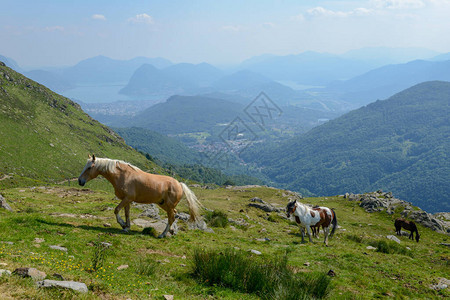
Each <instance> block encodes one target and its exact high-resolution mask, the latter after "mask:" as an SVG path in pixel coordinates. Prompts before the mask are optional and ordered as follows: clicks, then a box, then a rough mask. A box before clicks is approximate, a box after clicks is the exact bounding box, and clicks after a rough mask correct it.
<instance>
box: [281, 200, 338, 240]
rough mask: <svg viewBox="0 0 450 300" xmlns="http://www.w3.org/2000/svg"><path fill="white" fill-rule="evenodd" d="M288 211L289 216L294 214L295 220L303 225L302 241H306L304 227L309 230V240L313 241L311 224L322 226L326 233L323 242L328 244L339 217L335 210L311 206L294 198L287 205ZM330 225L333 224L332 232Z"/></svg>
mask: <svg viewBox="0 0 450 300" xmlns="http://www.w3.org/2000/svg"><path fill="white" fill-rule="evenodd" d="M286 213H287V217H288V218H289V217H290V216H291V215H294V217H295V221H296V222H297V223H298V224H299V225H300V227H302V243H303V242H304V241H305V240H304V229H306V231H307V232H308V237H309V241H310V242H312V239H311V226H313V227H318V228H317V229H319V228H320V226H322V228H323V231H324V234H325V239H324V241H323V242H324V243H325V245H327V246H328V235H330V237H332V236H333V234H334V232H335V230H336V227H337V218H336V214H335V212H334V210H332V209H329V208H328V207H323V206H319V207H315V208H310V207H308V206H306V205H304V204H302V203H300V202H297V201H296V200H294V201H291V202H289V203H288V205H287V206H286ZM330 226H333V229H332V230H331V233H330Z"/></svg>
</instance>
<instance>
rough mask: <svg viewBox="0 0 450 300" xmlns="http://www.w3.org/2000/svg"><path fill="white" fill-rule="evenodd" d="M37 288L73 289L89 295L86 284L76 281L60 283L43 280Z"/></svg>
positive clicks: (38, 283)
mask: <svg viewBox="0 0 450 300" xmlns="http://www.w3.org/2000/svg"><path fill="white" fill-rule="evenodd" d="M37 286H38V287H40V288H51V287H60V288H65V289H71V290H74V291H77V292H80V293H87V292H88V288H87V286H86V284H85V283H82V282H76V281H58V280H48V279H46V280H43V281H38V282H37Z"/></svg>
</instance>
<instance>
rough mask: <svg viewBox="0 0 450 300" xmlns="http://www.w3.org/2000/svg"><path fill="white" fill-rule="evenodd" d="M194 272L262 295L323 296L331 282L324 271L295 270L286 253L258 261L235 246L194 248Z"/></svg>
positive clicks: (206, 279)
mask: <svg viewBox="0 0 450 300" xmlns="http://www.w3.org/2000/svg"><path fill="white" fill-rule="evenodd" d="M193 274H194V276H195V277H197V278H198V279H199V280H201V281H202V282H204V283H207V284H210V285H220V286H224V287H229V288H231V289H234V290H238V291H241V292H244V293H255V294H257V295H258V296H259V297H261V298H262V299H308V298H323V297H325V296H326V295H327V294H328V290H329V284H330V278H329V277H328V276H326V275H325V274H316V273H308V274H300V273H298V274H294V273H293V271H292V270H291V269H289V267H288V266H287V254H285V255H282V256H277V257H274V258H272V259H267V260H263V261H260V260H259V259H257V258H254V257H249V256H248V253H245V252H242V251H236V250H234V249H226V250H224V251H217V250H210V251H206V250H198V249H197V250H195V251H194V267H193Z"/></svg>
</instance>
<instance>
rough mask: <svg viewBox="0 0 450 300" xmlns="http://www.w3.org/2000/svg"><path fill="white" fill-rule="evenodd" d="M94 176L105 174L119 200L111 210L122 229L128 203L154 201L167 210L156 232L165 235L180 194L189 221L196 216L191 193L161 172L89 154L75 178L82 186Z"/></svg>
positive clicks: (126, 226)
mask: <svg viewBox="0 0 450 300" xmlns="http://www.w3.org/2000/svg"><path fill="white" fill-rule="evenodd" d="M98 175H102V176H103V177H105V178H106V179H107V180H108V181H109V182H111V184H112V185H113V187H114V190H115V194H116V196H117V198H119V199H120V200H121V202H120V203H119V205H117V207H116V209H115V210H114V213H115V215H116V220H117V223H119V224H120V226H122V228H123V229H124V230H125V231H128V230H129V229H130V204H131V203H132V202H137V203H156V204H158V205H159V206H160V207H161V208H162V209H164V210H165V211H166V212H167V217H168V222H167V226H166V228H165V229H164V231H163V232H162V233H161V235H159V237H160V238H162V237H165V236H166V234H167V232H168V231H169V230H170V227H171V226H172V223H173V222H174V221H175V214H176V210H175V207H176V206H177V204H178V202H180V200H181V197H182V196H183V195H185V196H186V198H187V202H188V207H189V214H190V216H191V220H192V221H197V220H199V218H200V214H199V206H200V205H201V204H200V202H199V201H198V200H197V197H196V196H195V195H194V193H193V192H192V191H191V190H190V189H189V188H188V187H187V186H186V184H184V183H180V182H179V181H178V180H176V179H175V178H172V177H169V176H163V175H155V174H150V173H146V172H144V171H142V170H141V169H139V168H138V167H135V166H133V165H131V164H129V163H126V162H124V161H121V160H113V159H109V158H96V157H95V155H93V156H92V157H91V156H90V155H89V159H88V161H87V163H86V165H85V166H84V169H83V171H82V172H81V175H80V177H78V183H79V184H80V185H81V186H84V185H85V184H86V182H88V181H89V180H91V179H94V178H96V177H97V176H98ZM122 208H124V209H125V218H126V221H125V222H124V221H123V220H122V218H121V217H120V216H119V212H120V210H121V209H122Z"/></svg>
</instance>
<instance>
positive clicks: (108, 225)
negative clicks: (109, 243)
mask: <svg viewBox="0 0 450 300" xmlns="http://www.w3.org/2000/svg"><path fill="white" fill-rule="evenodd" d="M103 227H106V228H109V227H111V224H110V223H104V224H103Z"/></svg>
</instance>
